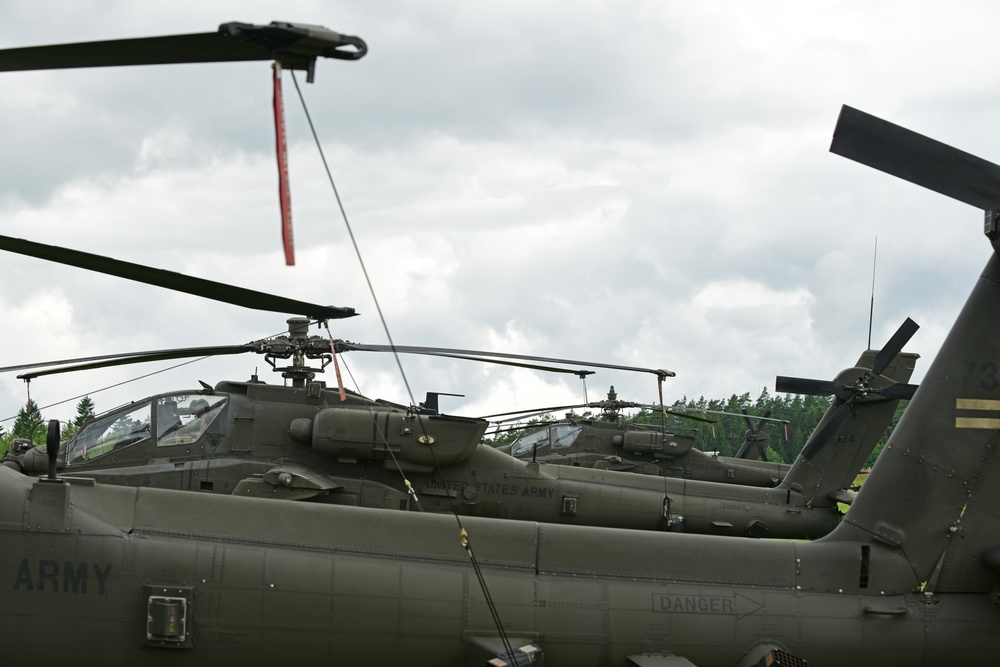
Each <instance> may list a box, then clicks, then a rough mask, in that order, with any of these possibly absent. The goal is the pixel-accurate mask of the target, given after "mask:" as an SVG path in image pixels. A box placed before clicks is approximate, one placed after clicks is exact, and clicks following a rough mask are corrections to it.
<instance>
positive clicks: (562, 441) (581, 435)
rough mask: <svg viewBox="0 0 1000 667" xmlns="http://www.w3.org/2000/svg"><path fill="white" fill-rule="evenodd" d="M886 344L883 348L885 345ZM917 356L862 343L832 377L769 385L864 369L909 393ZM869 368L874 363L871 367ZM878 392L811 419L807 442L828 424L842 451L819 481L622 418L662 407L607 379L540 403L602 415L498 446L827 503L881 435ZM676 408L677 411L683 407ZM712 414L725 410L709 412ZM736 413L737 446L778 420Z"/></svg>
mask: <svg viewBox="0 0 1000 667" xmlns="http://www.w3.org/2000/svg"><path fill="white" fill-rule="evenodd" d="M910 322H912V321H910ZM904 326H905V329H903V330H902V332H901V333H900V335H901V336H904V337H905V338H909V336H910V335H912V331H915V326H916V325H915V324H906V325H904ZM910 329H912V331H910ZM890 346H891V347H892V348H895V342H892V343H890ZM886 349H887V350H888V349H890V347H887V348H886ZM917 358H918V355H916V354H911V353H899V354H898V355H897V356H896V357H895V359H893V357H891V356H886V357H885V358H883V359H882V360H878V358H877V350H866V351H865V352H863V353H862V354H861V357H860V358H859V359H858V363H857V364H856V365H855V366H854V367H853V368H849V369H845V370H844V371H841V373H840V374H839V375H838V377H837V379H836V380H834V381H833V382H832V383H830V382H817V381H813V380H802V379H799V378H786V377H779V378H778V380H777V386H776V388H777V391H779V392H782V393H810V394H817V393H818V394H819V395H833V394H837V393H841V394H843V393H844V391H845V389H847V388H848V387H851V386H853V385H855V384H856V383H857V384H858V385H859V386H861V385H862V384H863V382H861V381H860V380H859V379H863V378H865V376H866V374H868V373H873V375H872V376H871V378H869V379H868V382H870V381H871V379H872V378H874V377H877V376H879V375H883V376H884V377H885V378H887V379H888V380H891V381H892V383H894V384H896V386H895V387H894V388H893V390H892V391H894V392H896V394H895V395H896V396H897V397H898V398H906V397H909V396H910V395H912V391H913V388H912V386H911V385H907V384H905V383H906V382H908V381H909V379H910V376H911V375H912V373H913V368H914V365H915V363H916V360H917ZM885 363H888V365H887V366H884V369H883V365H884V364H885ZM874 369H879V370H878V371H877V372H876V371H875V370H874ZM858 398H862V400H861V402H859V403H857V405H856V406H854V408H853V411H851V412H849V413H847V414H845V413H843V412H841V413H839V415H840V416H838V418H837V419H838V421H835V422H834V423H833V424H831V425H830V427H826V424H827V423H828V420H829V419H830V418H832V416H833V414H834V413H835V412H836V411H838V410H840V409H841V408H840V406H841V405H842V404H843V402H844V401H845V400H852V399H853V400H852V403H853V401H855V400H857V399H858ZM884 398H886V396H885V392H884V391H882V393H879V394H876V395H875V396H861V391H860V389H858V390H855V391H854V392H853V394H852V395H847V394H844V400H841V399H840V398H837V399H835V400H834V404H833V405H831V406H830V408H829V409H828V410H827V414H826V416H824V418H823V419H822V420H821V421H820V425H819V426H817V430H816V438H814V439H813V440H814V442H815V441H817V440H818V441H820V442H822V441H825V440H828V439H830V438H832V437H834V432H836V437H837V441H838V443H839V444H838V448H840V449H842V450H843V454H841V455H839V456H834V457H830V458H829V459H828V460H826V461H825V462H824V464H823V466H822V468H823V470H824V472H823V473H822V475H821V477H824V478H825V479H826V482H825V483H823V484H820V485H819V486H816V484H814V483H813V482H814V480H812V479H804V478H802V476H803V475H806V476H807V477H809V478H811V477H812V475H811V473H807V472H806V471H807V470H811V469H813V467H814V466H809V465H805V464H804V463H803V464H802V465H798V460H796V463H795V464H777V463H771V464H769V463H767V462H766V460H765V461H754V460H748V459H741V458H733V457H725V456H717V455H712V454H707V453H705V452H703V451H701V450H699V449H695V448H694V447H693V445H694V442H695V439H694V438H692V437H685V436H683V435H678V434H676V433H673V432H669V431H665V430H663V429H657V428H656V427H654V426H650V425H644V424H629V423H627V422H624V421H622V420H621V419H620V418H619V414H618V413H619V411H620V410H621V409H622V408H636V407H641V408H646V409H651V410H662V411H665V412H666V408H663V407H662V406H657V405H644V404H639V403H633V402H629V401H620V400H618V399H617V396H616V395H615V394H614V387H612V388H611V392H610V393H609V394H608V400H606V401H598V402H594V403H588V404H585V405H581V406H561V407H560V408H550V409H547V410H546V412H550V411H553V410H556V409H564V408H576V407H590V408H600V409H601V410H602V411H603V419H570V418H567V419H564V420H559V421H555V422H551V423H547V424H545V425H544V426H543V427H541V428H538V429H536V430H532V431H530V432H528V433H526V434H525V435H523V436H521V437H519V438H518V439H517V440H515V441H514V442H512V443H510V444H509V445H504V446H502V447H499V448H498V449H500V451H503V452H507V453H510V454H511V455H512V456H514V457H516V458H519V459H522V460H525V461H528V460H530V461H539V462H545V463H556V464H562V465H573V466H582V467H593V468H600V469H606V470H607V469H610V470H620V471H623V472H635V473H641V474H647V475H662V476H664V477H675V478H685V479H694V480H701V481H706V482H716V483H735V484H741V485H744V486H769V487H770V486H778V485H779V483H781V482H782V481H783V480H786V479H787V484H782V488H786V489H787V488H791V489H796V488H797V489H798V490H801V489H802V488H815V491H816V493H815V495H816V496H817V497H825V498H827V500H826V501H825V502H823V501H820V503H819V504H821V505H823V506H828V507H829V506H831V505H833V504H834V503H835V502H837V499H843V498H850V497H851V496H850V494H848V493H847V492H846V490H848V489H849V488H850V487H851V486H852V485H853V482H854V479H855V477H856V476H857V474H858V472H859V471H860V470H861V467H862V466H863V465H864V462H865V461H866V460H867V459H868V456H869V455H870V454H871V453H872V451H873V450H874V449H875V446H876V445H877V444H878V441H879V440H881V439H882V437H883V436H884V434H885V431H886V429H887V428H888V426H889V424H890V422H891V421H892V417H893V415H894V413H895V409H896V406H897V404H898V402H899V401H898V400H888V401H886V400H882V399H884ZM676 414H678V415H681V416H683V413H676ZM714 414H730V413H719V412H715V413H714ZM491 416H495V415H491ZM847 416H852V417H853V419H854V420H855V423H853V424H852V425H851V426H850V428H846V429H845V423H844V421H841V420H843V419H845V418H846V417H847ZM743 417H744V419H745V420H746V423H747V426H748V429H747V431H746V434H745V436H744V446H743V447H742V448H741V451H747V450H750V445H753V446H754V447H756V448H757V449H761V443H762V442H763V441H764V440H766V437H767V436H766V435H765V436H761V435H760V432H761V429H762V427H763V425H764V424H765V423H768V422H769V421H772V422H773V421H781V420H778V419H772V418H771V417H770V416H769V414H767V415H764V416H763V417H760V418H758V420H757V424H756V426H755V425H754V424H753V421H752V420H751V419H750V417H749V415H748V414H747V413H746V411H745V410H744V414H743ZM821 427H822V428H821ZM824 446H825V445H824ZM811 447H812V448H813V449H812V450H811V451H818V450H819V449H821V447H820V446H819V445H816V444H812V445H811ZM810 458H811V456H810ZM805 460H808V459H805ZM790 470H795V471H796V472H795V474H793V475H792V476H791V477H790V478H789V477H787V476H786V473H788V472H789V471H790ZM834 471H836V472H834Z"/></svg>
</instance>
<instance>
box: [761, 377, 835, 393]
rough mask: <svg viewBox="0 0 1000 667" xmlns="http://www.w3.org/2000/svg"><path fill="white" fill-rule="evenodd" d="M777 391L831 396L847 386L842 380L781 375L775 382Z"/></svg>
mask: <svg viewBox="0 0 1000 667" xmlns="http://www.w3.org/2000/svg"><path fill="white" fill-rule="evenodd" d="M774 389H775V391H778V392H781V393H782V394H808V395H810V396H831V395H833V394H836V393H837V392H840V391H843V390H844V389H846V387H845V386H844V385H843V384H841V383H840V382H831V381H829V380H810V379H809V378H795V377H786V376H784V375H779V376H778V377H777V379H776V380H775V382H774Z"/></svg>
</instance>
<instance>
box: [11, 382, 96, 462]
mask: <svg viewBox="0 0 1000 667" xmlns="http://www.w3.org/2000/svg"><path fill="white" fill-rule="evenodd" d="M93 416H94V401H93V400H91V398H90V397H89V396H84V397H83V398H81V399H80V401H79V402H78V403H77V404H76V417H74V418H73V421H70V422H64V423H63V424H62V428H61V429H60V437H61V438H62V439H63V440H69V439H70V438H72V437H73V436H74V435H76V433H77V431H79V430H80V427H81V426H83V424H84V422H86V421H87V420H88V419H90V418H91V417H93ZM47 423H48V422H47V421H46V420H45V418H44V417H43V416H42V411H41V410H40V409H39V407H38V404H37V403H35V402H34V401H33V400H31V399H30V398H29V399H28V402H27V403H25V404H24V407H22V408H21V409H20V410H19V411H18V413H17V417H15V418H14V425H13V426H11V429H10V431H7V430H6V429H5V428H4V426H3V425H2V424H0V456H3V455H4V454H6V453H7V450H8V449H10V443H11V442H12V441H14V440H16V439H25V440H31V441H32V442H33V443H35V444H36V445H42V444H45V438H46V436H47V434H48V427H47Z"/></svg>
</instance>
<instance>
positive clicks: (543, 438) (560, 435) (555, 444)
mask: <svg viewBox="0 0 1000 667" xmlns="http://www.w3.org/2000/svg"><path fill="white" fill-rule="evenodd" d="M582 430H583V426H582V425H580V424H556V425H555V426H548V427H546V428H543V429H540V430H538V431H533V432H531V433H528V434H526V435H522V436H521V437H520V438H518V439H517V440H515V441H514V444H512V445H511V447H510V453H511V456H522V455H524V454H527V453H529V452H530V451H531V450H533V449H542V448H543V447H548V446H549V445H551V446H552V449H563V448H565V447H569V446H571V445H572V444H573V443H574V442H576V438H577V436H578V435H580V431H582Z"/></svg>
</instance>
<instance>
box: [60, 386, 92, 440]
mask: <svg viewBox="0 0 1000 667" xmlns="http://www.w3.org/2000/svg"><path fill="white" fill-rule="evenodd" d="M93 417H94V401H93V400H91V398H90V396H84V397H83V398H81V399H80V402H79V403H77V404H76V417H74V418H73V421H71V422H67V423H65V424H63V428H62V432H61V433H60V434H59V437H60V438H62V439H63V440H69V439H70V438H72V437H73V436H74V435H76V434H77V433H78V432H79V431H80V427H82V426H83V425H84V424H85V423H87V420H89V419H93Z"/></svg>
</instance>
